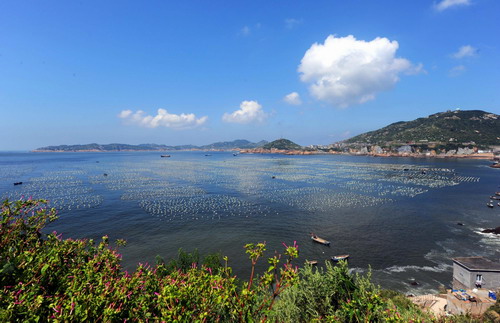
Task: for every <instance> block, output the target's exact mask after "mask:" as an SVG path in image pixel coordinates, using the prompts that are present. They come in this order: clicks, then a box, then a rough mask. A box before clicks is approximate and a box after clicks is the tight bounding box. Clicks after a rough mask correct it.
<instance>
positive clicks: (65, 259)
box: [0, 200, 461, 322]
mask: <svg viewBox="0 0 500 323" xmlns="http://www.w3.org/2000/svg"><path fill="white" fill-rule="evenodd" d="M1 214H2V222H1V227H0V321H2V322H6V321H125V320H141V321H143V320H149V319H150V320H154V321H169V322H170V321H182V322H186V321H189V322H191V321H229V322H234V321H239V322H243V321H245V322H247V321H250V322H253V321H266V320H269V321H279V322H309V321H315V320H325V321H334V322H335V321H336V322H382V321H383V322H386V321H388V322H391V321H417V322H418V321H432V320H434V319H433V318H432V317H430V316H429V315H427V314H425V313H422V312H421V311H420V310H419V309H418V308H416V307H415V306H413V304H411V303H410V302H409V301H408V300H407V299H405V298H404V297H403V296H402V295H400V294H398V293H394V292H381V291H380V290H379V289H378V287H376V286H375V285H373V284H372V283H371V282H370V275H367V276H359V275H351V274H350V273H349V271H348V268H347V264H346V263H344V262H341V263H340V264H339V265H337V266H333V265H332V264H330V263H327V264H326V269H313V268H312V267H311V266H306V267H305V268H302V269H301V270H300V271H299V270H298V269H297V267H295V266H293V265H292V261H293V260H294V259H296V258H297V257H298V246H297V245H296V244H295V243H294V244H293V245H290V246H288V245H285V244H284V247H285V251H284V253H283V255H281V254H278V253H276V254H275V255H274V256H273V257H271V258H268V260H267V261H268V263H269V267H268V269H267V270H266V271H265V272H264V273H262V274H260V275H258V274H257V273H256V272H255V266H256V264H257V262H258V261H259V259H260V258H262V257H263V256H264V253H265V251H266V245H265V243H257V244H252V243H251V244H247V245H245V249H246V253H247V254H248V257H249V259H250V261H251V266H252V268H251V275H250V278H249V280H248V282H244V283H241V282H240V281H237V280H236V278H235V276H233V275H232V273H231V268H230V267H228V266H227V258H226V257H222V256H221V255H220V254H214V255H210V256H208V257H205V259H204V260H203V261H202V264H201V265H200V256H199V254H198V252H197V251H196V250H195V251H194V252H192V253H186V252H184V251H183V250H182V249H181V250H179V255H178V257H177V259H174V260H171V261H170V262H168V263H165V261H163V259H162V258H161V257H157V264H156V265H155V266H154V267H151V266H145V265H142V264H139V266H138V267H137V269H136V270H135V271H134V272H133V273H128V272H126V271H124V270H123V269H122V267H121V264H120V262H121V256H120V255H119V254H118V253H117V250H116V249H115V248H111V247H110V245H109V241H108V237H107V236H104V237H102V239H101V241H99V242H98V243H95V242H94V241H92V240H73V239H62V238H61V236H60V235H57V233H55V232H54V233H51V234H48V235H46V236H44V235H43V234H42V231H41V230H42V229H43V227H44V226H45V225H46V224H47V223H49V222H51V221H54V220H55V219H56V218H57V216H56V211H55V210H54V209H48V208H46V201H43V200H38V201H33V200H27V201H16V202H9V201H5V202H3V204H2V210H1ZM124 244H125V242H124V241H117V243H116V245H117V246H121V245H124ZM282 257H283V258H284V259H282ZM223 261H224V263H222V262H223ZM460 319H461V318H460Z"/></svg>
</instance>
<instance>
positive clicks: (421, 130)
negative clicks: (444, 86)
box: [344, 110, 500, 146]
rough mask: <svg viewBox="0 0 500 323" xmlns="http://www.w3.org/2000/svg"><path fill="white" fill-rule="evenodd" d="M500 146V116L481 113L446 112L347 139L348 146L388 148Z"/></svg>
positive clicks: (394, 124) (391, 125)
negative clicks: (424, 144)
mask: <svg viewBox="0 0 500 323" xmlns="http://www.w3.org/2000/svg"><path fill="white" fill-rule="evenodd" d="M427 142H428V143H438V144H449V143H453V144H468V143H474V144H475V145H483V146H488V145H499V144H500V116H499V115H497V114H494V113H489V112H485V111H481V110H470V111H461V110H456V111H446V112H441V113H436V114H432V115H430V116H428V117H426V118H418V119H416V120H413V121H408V122H404V121H400V122H396V123H393V124H390V125H388V126H387V127H384V128H381V129H379V130H375V131H370V132H367V133H364V134H361V135H358V136H355V137H352V138H350V139H348V140H345V141H344V143H346V144H365V145H380V146H387V145H390V144H398V143H427Z"/></svg>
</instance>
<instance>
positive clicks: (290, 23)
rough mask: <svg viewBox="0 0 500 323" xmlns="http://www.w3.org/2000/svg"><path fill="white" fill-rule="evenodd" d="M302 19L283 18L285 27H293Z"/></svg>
mask: <svg viewBox="0 0 500 323" xmlns="http://www.w3.org/2000/svg"><path fill="white" fill-rule="evenodd" d="M302 21H303V20H302V19H295V18H287V19H285V27H286V29H293V28H295V27H296V26H298V25H300V24H302Z"/></svg>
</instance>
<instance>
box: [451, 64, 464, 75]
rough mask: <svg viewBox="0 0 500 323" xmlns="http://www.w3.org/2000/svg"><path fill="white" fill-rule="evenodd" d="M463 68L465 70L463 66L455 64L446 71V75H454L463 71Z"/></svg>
mask: <svg viewBox="0 0 500 323" xmlns="http://www.w3.org/2000/svg"><path fill="white" fill-rule="evenodd" d="M465 70H466V68H465V66H463V65H457V66H455V67H453V68H452V69H451V70H450V71H449V72H448V75H449V76H451V77H456V76H459V75H460V74H462V73H463V72H465Z"/></svg>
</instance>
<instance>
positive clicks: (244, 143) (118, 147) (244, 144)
mask: <svg viewBox="0 0 500 323" xmlns="http://www.w3.org/2000/svg"><path fill="white" fill-rule="evenodd" d="M266 143H267V141H265V140H263V141H260V142H258V143H253V142H250V141H248V140H235V141H228V142H217V143H214V144H211V145H205V146H193V145H182V146H167V145H158V144H140V145H128V144H106V145H100V144H95V143H92V144H85V145H59V146H47V147H41V148H37V149H35V150H34V151H164V150H196V149H199V150H210V149H216V150H229V149H237V148H242V149H246V148H257V147H261V146H263V145H265V144H266Z"/></svg>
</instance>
